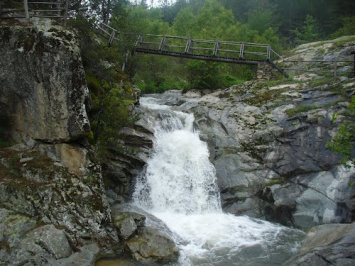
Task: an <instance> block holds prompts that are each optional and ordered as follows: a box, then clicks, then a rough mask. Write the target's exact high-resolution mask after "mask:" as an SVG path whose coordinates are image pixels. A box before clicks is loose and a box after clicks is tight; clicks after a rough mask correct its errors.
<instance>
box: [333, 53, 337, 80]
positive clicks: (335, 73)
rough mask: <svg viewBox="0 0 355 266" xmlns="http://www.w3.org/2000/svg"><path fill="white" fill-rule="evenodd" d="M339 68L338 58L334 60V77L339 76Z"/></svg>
mask: <svg viewBox="0 0 355 266" xmlns="http://www.w3.org/2000/svg"><path fill="white" fill-rule="evenodd" d="M337 68H338V58H337V57H335V58H334V59H333V73H334V77H336V76H337Z"/></svg>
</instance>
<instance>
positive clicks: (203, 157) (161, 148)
mask: <svg viewBox="0 0 355 266" xmlns="http://www.w3.org/2000/svg"><path fill="white" fill-rule="evenodd" d="M159 101H160V100H159V98H152V97H142V98H141V105H142V107H143V108H147V109H154V110H155V112H156V113H157V114H156V117H157V118H156V119H154V120H151V123H152V125H151V126H152V127H153V128H154V130H155V142H154V148H153V149H154V151H153V154H152V156H151V158H150V159H149V161H148V163H147V167H146V170H145V171H144V173H142V175H141V176H140V177H139V178H138V182H137V184H136V188H135V192H134V195H133V198H134V204H135V205H138V206H139V207H141V208H143V209H145V210H146V211H147V212H149V213H151V214H153V215H154V216H156V217H158V218H159V219H161V220H162V221H164V222H165V223H166V225H167V226H168V227H169V228H170V230H171V231H172V232H173V233H174V240H175V242H176V243H177V245H178V247H179V248H180V250H181V252H180V259H179V262H178V265H182V266H186V265H206V266H207V265H221V266H222V265H223V266H228V265H252V266H255V265H263V266H266V265H282V263H283V262H285V261H286V260H287V259H289V258H290V257H291V256H292V255H293V254H294V253H295V251H296V250H297V248H298V245H299V242H300V241H301V239H302V238H303V236H304V233H303V232H301V231H298V230H294V229H290V228H287V227H282V226H280V225H275V224H272V223H269V222H266V221H261V220H257V219H251V218H249V217H244V216H242V217H237V216H234V215H231V214H225V213H223V212H222V209H221V206H220V196H219V192H218V187H217V185H216V174H215V169H214V166H213V165H212V164H211V162H210V161H209V152H208V149H207V145H206V143H204V142H202V141H201V140H200V138H199V135H198V132H196V131H194V130H193V121H194V117H193V115H192V114H186V113H183V112H180V111H173V110H172V108H171V107H169V106H167V105H162V104H159Z"/></svg>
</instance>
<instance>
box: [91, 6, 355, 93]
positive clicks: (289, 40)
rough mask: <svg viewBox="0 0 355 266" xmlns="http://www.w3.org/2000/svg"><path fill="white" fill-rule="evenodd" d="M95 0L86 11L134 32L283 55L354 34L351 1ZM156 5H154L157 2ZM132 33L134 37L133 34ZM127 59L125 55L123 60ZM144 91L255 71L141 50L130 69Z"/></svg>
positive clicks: (207, 85)
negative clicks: (255, 46)
mask: <svg viewBox="0 0 355 266" xmlns="http://www.w3.org/2000/svg"><path fill="white" fill-rule="evenodd" d="M171 2H172V1H168V0H160V1H159V0H156V1H150V0H134V1H133V0H132V1H128V0H93V1H89V2H88V3H87V4H88V5H89V7H88V9H87V12H86V15H87V17H90V18H91V19H92V18H93V17H95V20H96V21H95V23H97V22H99V21H104V22H108V23H109V24H110V25H111V26H112V27H114V28H115V29H117V30H119V31H120V32H122V33H130V34H127V35H125V36H127V38H126V40H127V41H126V45H122V46H120V47H118V48H119V49H121V54H125V50H127V49H129V46H130V45H132V44H133V43H134V40H132V39H134V37H133V36H134V34H160V35H164V34H165V35H171V36H185V37H191V38H194V39H206V40H224V41H238V42H253V43H261V44H270V45H271V46H272V47H273V49H274V50H276V51H278V52H279V53H281V54H282V53H283V52H285V51H287V50H289V49H290V48H292V47H294V46H296V45H299V44H302V43H306V42H312V41H319V40H324V39H329V38H335V37H339V36H343V35H352V34H355V16H354V10H355V2H354V1H352V0H316V1H308V0H176V1H175V2H174V3H172V4H171ZM152 4H154V5H153V6H152ZM132 33H133V35H132ZM122 60H123V59H122ZM126 71H127V72H128V74H129V75H130V76H131V77H132V78H133V79H132V80H133V81H134V83H135V84H137V85H138V86H139V87H140V88H141V89H142V90H143V91H146V92H158V91H163V90H165V89H186V88H196V89H215V88H222V87H227V86H229V85H232V84H235V83H238V82H241V81H244V80H248V79H251V78H253V75H254V73H255V71H254V70H253V69H251V68H250V67H246V66H235V65H228V64H221V63H211V62H208V63H207V62H204V61H191V60H187V59H176V58H169V57H161V56H154V55H142V54H136V55H135V56H134V57H131V58H130V64H129V67H128V68H127V69H126Z"/></svg>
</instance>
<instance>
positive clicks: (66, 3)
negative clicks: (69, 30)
mask: <svg viewBox="0 0 355 266" xmlns="http://www.w3.org/2000/svg"><path fill="white" fill-rule="evenodd" d="M68 7H69V0H65V6H64V14H63V25H64V27H65V26H66V25H67V18H68Z"/></svg>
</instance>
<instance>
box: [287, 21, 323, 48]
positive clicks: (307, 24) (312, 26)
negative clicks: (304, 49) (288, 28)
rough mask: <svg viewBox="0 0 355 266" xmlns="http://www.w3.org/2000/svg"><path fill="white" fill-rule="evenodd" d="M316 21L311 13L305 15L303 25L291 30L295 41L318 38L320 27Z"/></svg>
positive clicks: (308, 40) (301, 41)
mask: <svg viewBox="0 0 355 266" xmlns="http://www.w3.org/2000/svg"><path fill="white" fill-rule="evenodd" d="M318 25H319V24H318V22H317V21H316V19H315V18H313V17H312V16H311V15H307V16H306V19H305V21H304V25H303V27H301V28H300V29H295V30H293V31H292V32H293V33H294V35H295V39H296V41H295V42H296V43H298V44H300V43H306V42H312V41H317V40H319V39H320V29H319V26H318Z"/></svg>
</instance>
